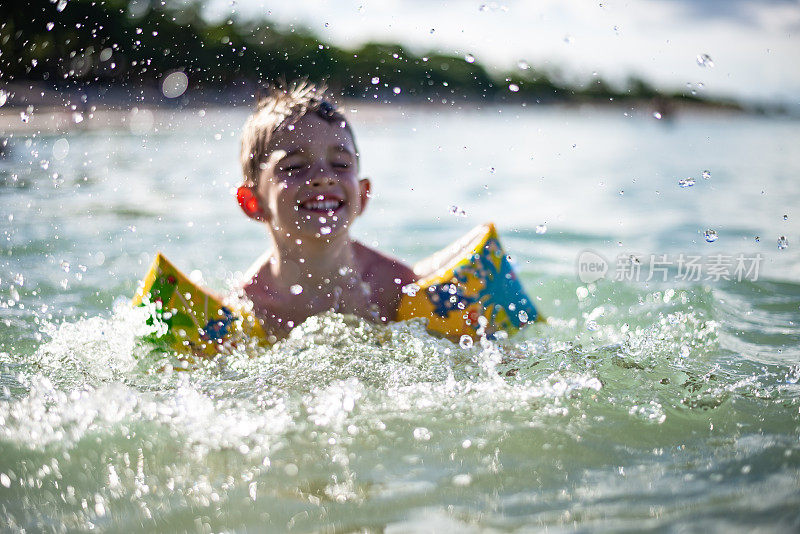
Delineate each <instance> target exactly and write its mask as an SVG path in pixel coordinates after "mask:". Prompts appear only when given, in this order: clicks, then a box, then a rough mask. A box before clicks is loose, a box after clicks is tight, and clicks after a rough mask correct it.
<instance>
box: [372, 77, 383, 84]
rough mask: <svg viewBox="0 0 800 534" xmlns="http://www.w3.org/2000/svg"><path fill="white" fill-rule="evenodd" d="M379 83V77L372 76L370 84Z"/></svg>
mask: <svg viewBox="0 0 800 534" xmlns="http://www.w3.org/2000/svg"><path fill="white" fill-rule="evenodd" d="M379 83H381V79H380V78H378V77H377V76H373V77H372V85H378V84H379Z"/></svg>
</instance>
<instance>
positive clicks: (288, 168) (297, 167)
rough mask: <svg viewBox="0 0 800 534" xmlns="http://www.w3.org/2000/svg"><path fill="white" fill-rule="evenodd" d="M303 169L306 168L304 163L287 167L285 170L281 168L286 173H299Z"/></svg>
mask: <svg viewBox="0 0 800 534" xmlns="http://www.w3.org/2000/svg"><path fill="white" fill-rule="evenodd" d="M303 167H305V165H304V164H302V163H294V164H292V165H285V166H284V167H283V168H281V170H282V171H284V172H292V171H298V170H300V169H302V168H303Z"/></svg>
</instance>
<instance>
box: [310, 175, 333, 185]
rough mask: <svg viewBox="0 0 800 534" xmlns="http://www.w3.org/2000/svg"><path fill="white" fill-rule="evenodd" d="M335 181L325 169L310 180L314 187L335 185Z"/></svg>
mask: <svg viewBox="0 0 800 534" xmlns="http://www.w3.org/2000/svg"><path fill="white" fill-rule="evenodd" d="M334 183H335V182H334V181H333V178H331V176H330V175H329V174H328V173H326V172H324V171H321V172H319V173H318V174H317V175H316V176H315V177H314V178H312V179H311V180H310V181H309V184H311V186H312V187H322V186H326V185H334Z"/></svg>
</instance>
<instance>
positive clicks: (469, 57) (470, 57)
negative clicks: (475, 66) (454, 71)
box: [464, 54, 475, 63]
mask: <svg viewBox="0 0 800 534" xmlns="http://www.w3.org/2000/svg"><path fill="white" fill-rule="evenodd" d="M464 61H466V62H467V63H475V56H473V55H472V54H467V55H466V56H464Z"/></svg>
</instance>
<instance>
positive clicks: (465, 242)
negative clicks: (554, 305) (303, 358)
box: [397, 223, 544, 340]
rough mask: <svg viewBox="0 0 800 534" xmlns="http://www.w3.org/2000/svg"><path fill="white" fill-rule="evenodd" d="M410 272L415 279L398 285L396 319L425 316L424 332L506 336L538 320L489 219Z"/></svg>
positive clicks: (475, 336) (473, 335) (540, 318)
mask: <svg viewBox="0 0 800 534" xmlns="http://www.w3.org/2000/svg"><path fill="white" fill-rule="evenodd" d="M414 272H415V273H416V274H417V275H418V276H421V279H420V280H419V281H417V283H416V284H411V285H410V286H406V287H405V288H403V297H402V299H401V301H400V308H399V310H398V313H397V318H398V319H399V320H405V319H411V318H413V317H427V318H428V330H430V331H432V332H435V333H439V334H442V335H444V336H446V337H448V338H450V339H453V340H458V339H459V338H460V337H461V336H463V335H468V336H470V337H472V338H477V337H478V336H479V334H480V333H485V335H487V336H489V337H492V336H493V335H494V334H495V333H497V332H498V331H500V330H503V331H505V332H507V333H509V334H512V333H514V332H516V331H517V330H519V329H520V328H522V327H523V326H525V325H526V324H529V323H532V322H534V321H543V320H544V319H543V318H542V317H541V316H540V315H539V314H538V312H537V311H536V307H535V306H534V305H533V302H531V299H530V297H528V295H527V294H525V290H524V289H523V287H522V284H521V283H520V281H519V279H518V278H517V275H516V273H515V272H514V269H513V268H512V267H511V263H510V262H509V259H508V257H507V256H506V253H505V252H504V251H503V247H502V246H501V245H500V241H499V239H498V237H497V229H496V228H495V226H494V224H492V223H488V224H483V225H480V226H478V227H476V228H474V229H473V230H472V231H471V232H469V233H468V234H467V235H465V236H464V237H462V238H461V239H459V240H458V241H456V242H455V243H453V244H451V245H450V246H448V247H446V248H444V249H442V250H440V251H439V252H437V253H435V254H433V255H432V256H430V257H429V258H426V259H424V260H422V261H421V262H419V263H417V264H416V265H414ZM481 318H483V319H481ZM479 330H480V332H479Z"/></svg>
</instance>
